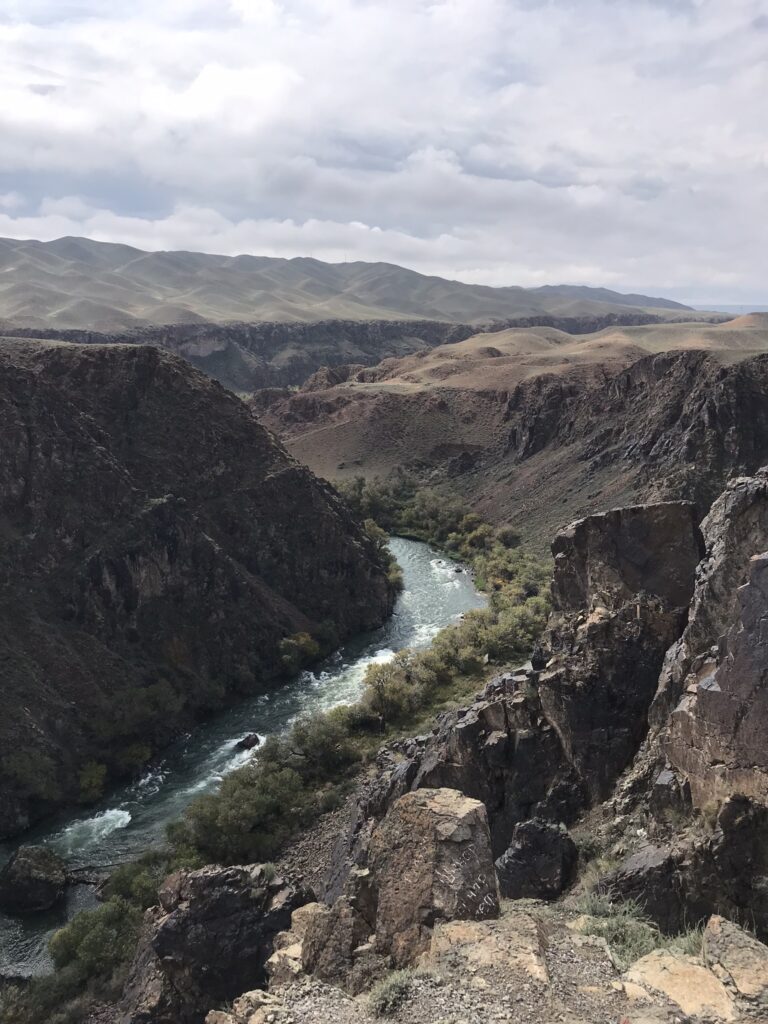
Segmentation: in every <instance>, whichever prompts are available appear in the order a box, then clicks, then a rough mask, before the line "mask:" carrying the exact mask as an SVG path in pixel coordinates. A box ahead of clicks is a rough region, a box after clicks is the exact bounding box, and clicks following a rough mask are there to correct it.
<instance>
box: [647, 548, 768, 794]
mask: <svg viewBox="0 0 768 1024" xmlns="http://www.w3.org/2000/svg"><path fill="white" fill-rule="evenodd" d="M748 573H749V577H748V582H747V583H745V584H744V586H742V587H740V588H739V590H738V601H739V611H738V613H737V615H736V621H735V622H734V624H733V626H732V627H731V629H730V630H729V632H728V633H727V634H726V636H725V637H724V638H723V639H722V641H721V645H720V649H719V651H718V655H717V656H716V658H715V659H708V660H707V661H705V662H704V664H703V665H702V667H701V669H700V670H699V672H698V673H697V678H696V682H695V683H694V684H692V685H690V689H689V692H687V693H686V694H685V696H684V697H683V699H682V700H681V701H680V703H679V704H678V706H677V707H676V708H675V710H674V712H673V713H672V716H671V718H670V723H669V731H668V735H667V736H666V738H665V740H664V744H663V747H664V751H665V753H666V755H667V757H668V758H669V759H670V761H672V763H673V764H674V765H675V767H676V768H677V769H678V770H679V771H681V772H683V773H684V774H685V777H686V779H687V780H688V783H689V785H690V788H691V797H692V800H693V803H694V805H695V806H696V807H703V808H706V807H712V806H714V807H717V806H719V805H720V804H721V803H722V802H723V800H725V799H726V798H728V797H729V796H733V795H735V794H741V795H743V796H747V797H751V798H752V799H754V800H756V801H758V802H759V803H762V804H766V805H768V745H766V735H768V646H767V645H768V630H767V629H766V625H768V553H766V554H762V555H756V556H755V557H754V558H752V559H751V560H750V564H749V569H748Z"/></svg>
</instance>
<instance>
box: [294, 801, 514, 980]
mask: <svg viewBox="0 0 768 1024" xmlns="http://www.w3.org/2000/svg"><path fill="white" fill-rule="evenodd" d="M358 859H359V862H360V864H359V866H358V867H356V868H354V869H353V870H352V871H351V872H350V873H349V874H348V877H347V879H346V882H345V884H344V887H343V891H342V895H341V896H339V897H338V898H337V899H335V900H334V901H333V903H332V905H331V906H330V907H327V908H323V909H322V910H321V911H320V912H317V913H315V914H313V915H312V917H311V918H310V920H309V922H308V923H307V926H306V931H305V935H304V941H303V948H302V963H303V968H304V970H305V971H306V972H307V973H311V974H314V975H315V976H316V977H317V978H319V979H320V980H322V981H327V982H331V983H334V984H338V985H341V986H343V987H344V988H346V989H347V990H348V991H350V992H353V993H354V992H359V991H361V990H362V988H364V987H367V986H368V985H370V983H371V981H372V980H373V979H375V978H376V977H378V976H380V975H381V974H383V973H384V972H385V971H386V970H388V969H389V968H391V967H406V966H410V965H412V964H414V963H415V962H416V960H417V959H418V957H419V956H420V955H421V954H422V953H424V952H425V950H426V949H427V948H428V947H429V943H430V939H431V936H432V932H433V929H434V928H435V926H436V925H437V924H438V923H439V922H441V921H451V920H454V919H462V920H485V919H491V918H495V917H497V916H498V913H499V894H498V886H497V882H496V874H495V871H494V866H493V856H492V854H491V840H490V833H489V829H488V818H487V815H486V812H485V808H484V806H483V805H482V804H481V803H480V802H479V801H477V800H473V799H471V798H469V797H466V796H463V795H462V794H461V793H458V792H456V791H455V790H450V789H436V790H435V789H420V790H417V791H416V792H412V793H406V794H405V795H403V796H401V797H399V798H398V799H397V800H395V801H394V803H393V804H392V806H391V807H390V809H389V811H388V812H387V813H386V814H385V815H384V817H383V820H381V821H380V822H378V823H374V824H373V825H372V826H371V828H370V830H369V831H368V832H367V833H366V839H365V842H364V843H361V845H360V847H359V849H358Z"/></svg>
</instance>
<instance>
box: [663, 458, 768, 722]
mask: <svg viewBox="0 0 768 1024" xmlns="http://www.w3.org/2000/svg"><path fill="white" fill-rule="evenodd" d="M701 530H702V534H703V537H704V545H705V554H704V557H703V558H702V561H701V563H700V564H699V566H698V567H697V569H696V585H695V589H694V594H693V598H692V600H691V606H690V612H689V615H688V622H687V624H686V627H685V630H684V632H683V635H682V636H681V637H680V639H679V641H677V642H676V643H675V644H674V645H673V646H672V647H671V648H670V650H669V651H668V652H667V656H666V658H665V660H664V667H663V670H662V672H661V674H660V677H659V686H658V691H657V693H656V695H655V697H654V701H653V704H652V706H651V710H650V712H649V720H650V723H651V727H652V731H654V732H658V731H659V730H660V729H662V728H663V727H664V726H665V725H666V724H667V719H668V716H669V714H670V712H671V711H672V710H673V708H674V707H675V705H676V703H677V701H678V700H679V699H680V697H681V696H682V695H683V693H684V692H685V690H686V689H687V687H688V686H689V685H692V684H695V683H696V681H697V679H698V677H699V676H701V675H707V674H708V673H709V671H710V670H711V667H712V664H713V650H714V649H715V648H716V647H717V644H718V642H719V639H720V637H721V636H723V634H725V633H726V632H727V631H728V629H729V628H730V627H731V625H732V624H733V622H734V621H735V620H736V618H737V612H738V596H737V592H738V589H739V587H740V586H742V585H743V584H744V583H746V581H747V574H748V568H749V561H750V559H751V558H752V556H753V555H756V554H759V553H760V552H761V551H764V550H765V549H766V547H768V469H762V470H760V471H759V472H758V473H756V474H755V476H754V477H738V478H736V479H734V480H731V481H730V482H729V483H728V484H727V486H726V489H725V491H724V492H723V493H722V494H721V495H720V497H718V498H717V500H716V501H715V502H714V504H713V505H712V508H711V509H710V511H709V514H708V515H707V516H706V518H705V519H704V521H703V522H702V524H701ZM714 653H715V654H716V651H714Z"/></svg>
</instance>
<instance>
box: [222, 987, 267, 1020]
mask: <svg viewBox="0 0 768 1024" xmlns="http://www.w3.org/2000/svg"><path fill="white" fill-rule="evenodd" d="M281 1008H282V1003H281V1001H280V1000H279V999H278V998H277V997H276V996H274V995H272V994H271V993H269V992H263V991H261V990H260V989H256V990H254V991H253V992H244V993H243V994H242V995H241V996H238V998H237V999H235V1001H234V1002H233V1003H232V1011H231V1012H229V1011H226V1010H211V1011H210V1012H209V1013H208V1014H207V1015H206V1018H205V1024H266V1022H267V1021H269V1020H270V1019H274V1015H275V1013H276V1011H279V1010H280V1009H281Z"/></svg>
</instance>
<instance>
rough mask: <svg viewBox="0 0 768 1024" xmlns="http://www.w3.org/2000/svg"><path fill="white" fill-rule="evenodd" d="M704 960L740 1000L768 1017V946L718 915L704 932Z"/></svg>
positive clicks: (708, 923)
mask: <svg viewBox="0 0 768 1024" xmlns="http://www.w3.org/2000/svg"><path fill="white" fill-rule="evenodd" d="M703 947H704V960H705V962H706V964H707V966H708V967H709V969H710V970H711V971H713V972H714V973H715V974H716V975H717V976H718V978H720V980H721V981H722V982H723V984H724V985H725V986H726V988H728V989H729V990H730V991H731V993H732V994H733V995H734V996H736V998H737V999H741V1000H743V1001H744V1002H745V1003H747V1004H748V1005H752V1006H754V1007H755V1008H759V1009H760V1010H762V1012H763V1013H765V1014H766V1016H768V946H765V945H764V944H763V943H762V942H759V941H758V940H757V939H756V938H755V937H754V936H753V935H750V934H749V932H746V931H744V929H743V928H740V927H739V926H738V925H737V924H734V923H733V921H727V920H726V919H725V918H724V917H719V916H718V915H715V916H713V917H711V918H710V919H709V921H708V922H707V927H706V928H705V929H704V943H703Z"/></svg>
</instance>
